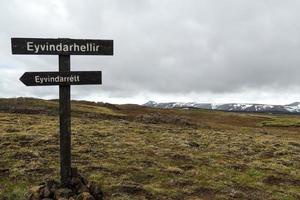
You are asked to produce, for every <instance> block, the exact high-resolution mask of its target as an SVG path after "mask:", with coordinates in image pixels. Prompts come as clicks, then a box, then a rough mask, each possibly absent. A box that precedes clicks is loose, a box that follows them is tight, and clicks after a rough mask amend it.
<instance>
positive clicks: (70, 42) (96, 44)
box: [11, 38, 113, 55]
mask: <svg viewBox="0 0 300 200" xmlns="http://www.w3.org/2000/svg"><path fill="white" fill-rule="evenodd" d="M11 48H12V54H42V55H113V40H78V39H63V38H62V39H60V38H59V39H50V38H47V39H46V38H42V39H41V38H11Z"/></svg>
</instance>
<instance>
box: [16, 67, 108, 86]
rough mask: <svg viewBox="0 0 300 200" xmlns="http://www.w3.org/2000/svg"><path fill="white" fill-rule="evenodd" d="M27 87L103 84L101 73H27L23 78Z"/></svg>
mask: <svg viewBox="0 0 300 200" xmlns="http://www.w3.org/2000/svg"><path fill="white" fill-rule="evenodd" d="M20 81H22V82H23V83H24V84H25V85H27V86H43V85H89V84H101V83H102V73H101V71H72V72H25V73H24V74H23V75H22V76H21V78H20Z"/></svg>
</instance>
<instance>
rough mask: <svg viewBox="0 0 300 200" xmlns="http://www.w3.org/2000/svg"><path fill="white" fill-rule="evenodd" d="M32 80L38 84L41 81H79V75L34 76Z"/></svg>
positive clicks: (41, 82)
mask: <svg viewBox="0 0 300 200" xmlns="http://www.w3.org/2000/svg"><path fill="white" fill-rule="evenodd" d="M34 81H35V82H36V83H39V84H43V83H76V82H80V77H79V75H75V76H47V77H41V76H35V77H34Z"/></svg>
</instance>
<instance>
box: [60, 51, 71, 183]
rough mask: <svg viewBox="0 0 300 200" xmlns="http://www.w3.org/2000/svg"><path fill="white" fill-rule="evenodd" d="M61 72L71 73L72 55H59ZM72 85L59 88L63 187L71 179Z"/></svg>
mask: <svg viewBox="0 0 300 200" xmlns="http://www.w3.org/2000/svg"><path fill="white" fill-rule="evenodd" d="M59 72H70V55H59ZM70 93H71V92H70V85H60V86H59V126H60V177H61V184H62V186H67V185H68V184H69V182H70V179H71V102H70V100H71V97H70Z"/></svg>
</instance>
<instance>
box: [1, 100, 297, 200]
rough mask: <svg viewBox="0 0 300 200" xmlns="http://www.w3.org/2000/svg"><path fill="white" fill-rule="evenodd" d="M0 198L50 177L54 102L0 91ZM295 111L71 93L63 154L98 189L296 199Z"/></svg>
mask: <svg viewBox="0 0 300 200" xmlns="http://www.w3.org/2000/svg"><path fill="white" fill-rule="evenodd" d="M0 110H1V112H0V199H8V200H10V199H11V200H13V199H25V196H26V192H27V191H28V188H29V187H31V186H34V185H37V184H39V183H41V182H43V181H44V180H45V179H50V178H55V179H57V180H59V134H58V132H59V130H58V102H57V101H56V100H49V101H46V100H40V99H30V98H16V99H0ZM299 126H300V116H297V115H272V114H254V113H229V112H218V111H208V110H201V109H189V110H186V109H154V108H147V107H142V106H137V105H111V104H104V103H92V102H85V101H72V160H73V165H74V166H76V167H77V168H78V170H79V172H80V173H81V174H83V175H84V176H86V177H87V178H88V179H89V180H93V181H95V182H97V183H98V184H99V185H101V187H102V190H103V192H104V196H105V197H104V198H105V199H137V200H141V199H184V200H185V199H186V200H188V199H190V200H192V199H204V200H209V199H249V200H250V199H251V200H255V199H270V200H271V199H272V200H297V199H300V127H299Z"/></svg>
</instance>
